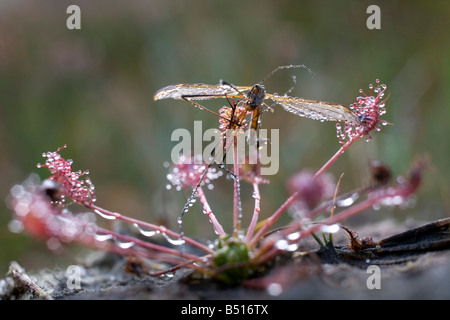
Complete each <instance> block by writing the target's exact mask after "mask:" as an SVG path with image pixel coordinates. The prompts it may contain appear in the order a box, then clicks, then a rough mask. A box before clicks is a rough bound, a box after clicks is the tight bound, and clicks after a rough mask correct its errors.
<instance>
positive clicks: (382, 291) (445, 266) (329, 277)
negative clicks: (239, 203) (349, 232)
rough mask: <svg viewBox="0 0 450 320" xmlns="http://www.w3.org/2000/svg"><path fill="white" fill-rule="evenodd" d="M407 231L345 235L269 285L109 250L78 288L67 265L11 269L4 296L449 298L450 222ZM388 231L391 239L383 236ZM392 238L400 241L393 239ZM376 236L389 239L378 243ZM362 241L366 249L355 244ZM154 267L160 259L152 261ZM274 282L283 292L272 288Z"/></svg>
mask: <svg viewBox="0 0 450 320" xmlns="http://www.w3.org/2000/svg"><path fill="white" fill-rule="evenodd" d="M399 229H403V230H405V228H404V227H402V226H398V225H395V224H393V223H392V222H389V221H385V222H382V223H381V224H378V225H372V226H371V227H370V228H366V229H365V230H362V229H361V230H358V232H359V233H360V234H370V235H371V236H372V237H373V239H372V240H373V241H372V242H371V241H369V240H370V239H365V241H362V240H361V239H357V241H358V242H355V243H354V244H353V247H349V246H348V244H349V243H350V242H349V240H348V238H347V237H346V236H345V233H343V234H342V235H341V236H342V238H341V239H340V240H339V239H338V238H339V237H338V236H336V237H335V238H336V239H334V241H335V242H336V243H338V242H342V243H343V244H342V245H331V244H328V245H327V246H326V247H321V248H319V246H318V245H317V243H312V244H309V243H307V244H305V248H306V247H309V246H311V247H314V246H315V249H308V250H304V251H299V252H294V253H292V254H289V255H286V256H284V257H280V258H279V259H278V260H277V261H275V262H274V265H273V266H272V268H271V270H270V271H269V272H268V274H267V275H266V278H265V279H266V280H267V281H268V282H264V281H266V280H252V281H250V282H248V283H247V284H246V285H245V286H244V285H241V286H237V287H227V286H224V285H223V284H220V283H217V282H215V281H213V280H211V279H205V278H202V277H200V276H199V275H197V274H195V273H193V272H192V271H190V270H179V271H177V272H176V273H174V274H171V275H166V276H162V277H151V276H149V275H146V274H145V273H144V272H143V270H142V268H141V265H140V264H139V263H136V261H131V262H130V260H127V259H126V258H123V257H117V256H114V255H110V254H105V253H96V257H95V258H92V257H89V258H86V259H85V260H86V262H85V263H84V264H83V265H78V267H79V269H78V270H80V271H81V273H80V274H81V283H80V286H79V288H78V289H76V288H75V289H69V288H68V285H67V281H68V275H67V274H66V271H67V270H66V268H62V269H55V270H40V271H38V272H28V271H26V270H23V269H22V268H21V267H20V266H19V265H17V264H15V263H12V264H11V270H10V271H11V273H10V274H9V275H8V276H7V277H6V278H5V279H3V280H0V297H1V298H3V299H86V300H98V299H120V300H124V299H152V300H156V299H158V300H169V299H170V300H176V299H190V300H205V299H206V300H230V299H231V300H239V299H244V300H261V299H286V300H287V299H450V276H449V275H450V250H449V249H450V219H442V220H438V221H437V222H433V223H431V224H424V225H422V226H420V227H416V228H411V229H409V230H408V231H406V232H404V231H403V230H402V232H398V230H399ZM380 230H381V233H383V234H384V235H386V234H387V235H391V236H387V237H385V238H381V237H378V236H379V235H380ZM392 235H393V236H392ZM376 239H382V240H379V241H376ZM357 243H359V244H360V245H361V246H360V247H358V248H357V247H356V246H357ZM146 263H147V265H148V264H149V263H154V262H146ZM370 265H376V266H378V267H379V268H380V269H379V270H380V275H381V280H380V288H379V289H377V288H373V289H369V288H368V285H367V282H368V278H369V277H370V276H371V273H368V269H367V268H368V266H370ZM270 281H274V282H277V281H278V283H280V284H281V287H280V288H282V290H279V291H276V292H274V291H270V290H266V289H264V288H262V287H264V284H268V283H270Z"/></svg>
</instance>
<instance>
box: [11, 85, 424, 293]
mask: <svg viewBox="0 0 450 320" xmlns="http://www.w3.org/2000/svg"><path fill="white" fill-rule="evenodd" d="M385 93H386V85H384V84H381V83H380V81H378V80H377V81H376V83H375V84H374V85H370V86H369V93H367V94H365V93H364V92H363V91H362V90H360V94H361V95H360V96H359V97H357V98H356V102H355V103H353V104H352V105H351V106H350V107H349V108H348V109H347V110H345V112H347V114H346V116H345V117H343V119H342V121H339V120H340V119H336V122H337V124H336V128H337V138H338V141H339V144H340V148H339V149H338V150H337V152H336V153H335V154H334V155H332V156H331V157H330V158H329V159H328V160H326V161H324V164H323V165H321V166H320V165H318V166H317V168H316V169H314V170H311V169H308V170H306V169H305V170H304V171H301V172H297V173H292V177H291V178H290V179H289V181H288V182H287V185H288V189H289V192H290V196H289V197H288V198H287V199H286V200H285V201H284V202H282V203H280V204H279V207H278V209H277V210H276V211H275V212H273V213H272V214H270V215H269V216H268V218H266V219H260V217H259V213H260V211H261V208H263V206H264V199H263V198H262V197H261V194H260V187H269V186H268V185H267V183H268V182H269V180H268V178H267V177H263V176H261V174H260V170H259V169H260V163H258V161H257V162H256V163H254V164H251V163H243V164H240V163H239V162H238V161H235V162H234V164H233V166H232V167H231V168H225V166H224V165H218V166H217V165H216V164H212V162H209V163H208V162H204V161H202V160H201V158H200V160H198V159H197V158H196V157H198V155H192V156H186V155H184V156H181V157H180V158H179V161H178V162H177V163H174V164H172V165H169V166H168V168H167V169H168V172H167V178H168V180H169V183H170V184H171V185H172V186H173V189H174V190H182V189H184V190H188V191H189V192H188V194H191V196H190V197H189V198H188V201H187V203H186V205H185V206H184V208H180V212H181V214H180V218H179V220H178V222H179V224H180V228H179V229H178V230H170V229H168V228H166V227H165V226H162V225H156V224H152V223H150V222H145V221H140V220H137V219H134V218H132V217H131V216H128V215H126V214H124V213H119V212H115V211H114V210H113V209H111V208H104V207H101V206H99V205H97V201H96V200H97V198H96V195H95V187H94V184H93V182H92V181H91V180H90V179H89V172H87V171H74V169H73V162H72V160H67V159H65V158H64V157H63V156H62V154H63V151H64V150H63V149H64V148H66V146H63V147H61V148H59V149H57V150H56V151H52V152H46V153H44V154H43V157H44V158H45V162H44V163H42V164H38V167H39V168H46V169H48V170H49V172H50V177H48V178H47V179H46V180H44V181H42V182H40V181H39V179H38V178H36V176H35V175H33V176H30V178H28V179H27V180H26V181H25V182H24V183H22V184H18V185H15V186H14V187H13V188H12V189H11V195H10V200H9V202H10V207H11V209H12V210H13V212H14V218H13V220H12V221H11V223H10V225H9V226H10V229H11V231H13V232H22V231H25V232H27V233H29V234H30V235H31V236H33V237H36V238H39V239H42V240H44V241H46V243H47V246H48V248H49V249H50V250H52V251H55V252H59V251H61V250H62V248H64V247H65V246H66V245H68V244H70V243H81V244H83V245H86V246H88V247H91V248H94V249H100V250H105V251H108V252H111V253H115V254H119V255H123V256H126V257H137V258H140V259H143V260H145V259H152V260H156V261H158V262H161V263H163V264H164V265H166V266H167V267H166V268H164V269H151V268H149V269H148V270H147V272H148V273H149V274H150V275H152V276H161V275H164V274H167V273H173V272H176V271H177V270H179V269H182V268H183V269H185V268H188V269H193V270H194V272H195V274H198V275H202V276H203V277H204V278H207V279H214V280H217V281H220V282H222V283H225V284H228V285H241V284H243V285H246V284H249V283H254V282H255V281H261V282H260V283H266V282H264V281H263V279H264V277H265V276H266V275H267V270H268V269H269V267H268V266H269V265H273V264H271V262H273V261H274V260H275V259H276V258H277V257H279V256H281V255H283V254H290V253H292V252H295V251H296V250H298V248H299V245H300V244H301V242H302V240H303V239H305V238H307V237H316V238H318V237H317V235H316V234H322V233H324V234H327V233H330V234H331V233H334V232H336V231H337V230H339V229H340V223H341V222H342V221H344V220H345V219H347V218H349V217H351V216H354V215H357V214H360V213H363V212H364V211H365V210H367V209H370V208H372V207H374V206H389V207H392V206H405V205H407V204H408V201H409V199H410V198H411V197H412V196H413V195H414V193H415V191H416V189H417V188H418V186H419V184H420V181H421V175H422V170H423V167H424V163H423V162H422V161H417V162H415V163H414V164H413V165H412V168H411V170H410V173H409V175H406V176H405V177H397V179H395V180H394V182H393V183H392V184H390V179H388V178H386V175H385V174H383V172H384V171H383V166H381V165H377V164H376V163H375V164H374V165H373V166H372V170H373V172H374V174H373V177H374V179H373V183H372V184H371V185H370V186H367V187H357V188H355V190H354V191H352V192H346V193H345V194H342V195H340V194H339V181H338V182H337V183H335V182H334V181H335V179H333V178H331V173H329V172H328V170H329V168H330V167H331V166H332V165H333V163H334V162H335V161H336V160H337V159H338V158H339V157H340V156H341V155H342V154H343V153H344V152H345V151H346V150H347V149H349V148H350V147H351V146H352V145H353V143H355V142H356V141H358V140H360V139H365V140H366V141H368V142H370V140H371V139H372V138H373V135H374V133H375V132H378V131H380V130H381V129H382V128H383V126H385V125H386V124H388V122H386V121H385V120H383V119H381V116H383V115H384V114H385V113H386V110H387V109H386V106H385V104H386V102H387V98H386V97H385ZM247 99H248V96H246V95H243V96H242V97H240V98H239V97H238V98H236V99H228V101H229V104H230V106H229V107H224V108H223V109H221V111H220V112H219V114H218V115H219V122H220V123H219V124H218V128H219V130H220V131H221V132H222V137H223V139H224V143H223V149H224V150H225V151H226V152H232V151H236V150H235V149H236V148H237V147H236V143H235V142H236V140H237V138H238V136H239V135H240V134H242V132H243V131H244V129H245V128H246V127H248V126H255V127H256V125H257V123H256V122H255V118H254V117H255V113H254V112H251V111H253V110H249V109H248V108H247V107H246V102H247ZM288 111H289V110H288ZM331 111H332V110H331ZM259 112H261V111H259ZM249 115H251V116H250V117H252V116H253V118H250V119H249V120H246V117H248V116H249ZM257 115H259V114H257ZM306 116H308V115H306ZM334 118H335V117H333V119H334ZM318 120H321V119H318ZM325 120H330V119H325ZM318 125H320V123H319V122H318ZM258 143H259V142H258ZM268 143H270V142H268ZM233 154H237V152H234V153H233ZM193 160H197V161H193ZM225 176H228V177H231V179H232V180H233V188H232V190H231V189H230V195H229V197H230V202H229V203H230V210H229V212H230V214H229V216H228V217H227V218H228V219H233V227H232V229H231V230H226V229H225V228H224V227H223V226H222V224H221V222H220V221H219V220H218V218H217V217H216V215H215V214H214V205H213V204H210V203H209V201H208V199H207V195H206V193H205V192H204V188H205V187H207V186H208V185H209V184H210V183H211V182H212V181H213V180H215V179H219V178H223V177H225ZM161 183H164V182H161ZM244 183H248V184H250V185H251V188H252V189H253V192H252V198H253V200H252V202H253V203H254V206H253V210H252V212H242V207H241V192H240V189H241V185H242V184H244ZM211 192H214V190H212V191H211ZM196 201H199V202H200V203H201V207H202V210H203V214H204V216H205V218H206V219H209V221H210V223H211V228H213V230H214V232H215V234H216V238H215V239H207V240H205V242H201V241H198V240H194V238H193V237H190V235H188V234H185V233H184V231H183V229H182V223H183V219H182V218H183V216H184V215H185V213H186V212H187V211H189V210H190V209H191V208H192V204H193V203H194V202H196ZM75 205H78V206H81V207H84V209H83V210H81V212H80V210H77V211H78V213H75V211H74V210H73V207H74V206H75ZM288 209H294V210H292V211H294V214H290V215H289V217H290V222H289V223H287V224H286V225H284V226H282V227H277V228H276V229H275V223H276V222H277V221H279V218H280V217H281V216H283V215H286V214H287V213H286V212H287V210H288ZM324 213H328V214H326V215H325V216H326V218H325V219H323V218H322V219H318V217H319V215H321V214H324ZM243 215H249V216H251V219H250V223H249V225H243V223H242V216H243ZM221 216H222V215H221ZM322 216H323V215H322ZM98 218H100V219H106V220H120V221H122V222H124V223H126V224H129V225H130V226H131V229H132V230H134V231H135V233H134V234H122V233H119V232H116V231H114V230H111V229H106V228H103V227H100V226H99V223H97V219H98ZM156 237H162V238H164V239H163V240H164V241H165V243H164V241H153V240H154V239H155V238H156ZM324 239H326V238H325V237H324ZM329 239H331V238H329ZM319 242H320V241H319Z"/></svg>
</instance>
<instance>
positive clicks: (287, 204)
mask: <svg viewBox="0 0 450 320" xmlns="http://www.w3.org/2000/svg"><path fill="white" fill-rule="evenodd" d="M355 141H356V140H351V141H348V142H347V143H346V144H344V145H343V146H342V147H341V148H340V149H339V150H338V151H337V152H336V153H335V154H334V156H332V157H331V158H330V160H328V161H327V162H326V163H325V164H324V165H323V166H322V168H320V169H319V170H318V171H317V172H316V174H315V175H314V177H315V178H317V177H319V176H320V175H322V174H323V173H324V172H325V171H326V170H328V168H329V167H331V165H332V164H333V163H334V162H336V160H337V159H338V158H339V157H340V156H341V155H342V154H343V153H344V151H345V150H346V149H348V147H350V145H351V144H352V143H353V142H355ZM299 196H300V192H295V193H294V194H292V196H290V197H289V198H288V199H287V200H286V201H285V202H284V203H283V204H282V205H281V207H279V208H278V210H277V211H275V212H274V213H273V214H272V215H271V216H270V218H268V219H267V220H266V223H265V224H264V225H263V226H262V227H261V229H260V230H259V231H258V233H257V234H256V235H255V237H254V238H253V239H252V240H251V241H250V244H249V246H250V248H254V247H255V246H256V244H257V243H258V241H259V240H260V239H261V238H262V237H263V236H264V234H265V233H266V232H267V230H268V229H269V228H270V227H272V225H273V224H274V223H275V222H276V221H277V220H278V218H279V217H280V216H281V215H282V214H283V212H284V211H285V210H287V209H288V208H289V207H290V206H291V205H292V204H293V203H294V202H295V200H296V199H297V198H298V197H299Z"/></svg>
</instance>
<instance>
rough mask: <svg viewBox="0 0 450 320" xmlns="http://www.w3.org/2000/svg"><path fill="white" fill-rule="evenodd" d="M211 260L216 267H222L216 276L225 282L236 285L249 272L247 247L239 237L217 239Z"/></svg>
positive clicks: (245, 277) (246, 276)
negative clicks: (216, 247)
mask: <svg viewBox="0 0 450 320" xmlns="http://www.w3.org/2000/svg"><path fill="white" fill-rule="evenodd" d="M213 261H214V265H215V267H216V268H217V269H219V268H221V267H223V271H221V270H218V271H220V272H218V274H217V276H216V278H217V279H218V280H220V281H222V282H224V283H226V284H229V285H237V284H239V283H241V282H242V281H244V280H245V279H247V278H248V276H249V274H250V267H249V264H248V261H249V252H248V248H247V246H246V245H245V243H244V242H243V241H242V240H241V239H239V238H234V237H230V236H226V237H224V238H221V239H219V245H218V250H217V251H216V253H215V256H214V260H213Z"/></svg>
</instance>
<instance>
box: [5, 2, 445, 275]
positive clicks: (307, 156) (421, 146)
mask: <svg viewBox="0 0 450 320" xmlns="http://www.w3.org/2000/svg"><path fill="white" fill-rule="evenodd" d="M70 4H77V5H78V6H79V7H80V9H81V27H82V29H81V30H69V29H68V28H67V27H66V20H67V18H68V17H69V14H67V13H66V9H67V7H68V6H69V5H70ZM371 4H377V5H378V6H379V7H380V9H381V29H380V30H369V29H368V28H367V26H366V21H367V19H368V18H369V14H367V13H366V9H367V7H368V6H369V5H371ZM449 30H450V3H449V2H448V1H370V2H369V1H361V0H358V1H317V0H314V1H313V0H311V1H287V0H277V1H267V0H263V1H214V0H211V1H195V0H191V1H181V0H180V1H172V0H169V1H168V0H147V1H144V0H142V1H137V0H130V1H111V0H108V1H106V0H104V1H70V2H68V1H21V0H10V1H6V0H2V1H1V2H0V176H1V179H0V197H1V198H2V201H1V204H0V275H2V274H4V273H5V272H6V271H7V266H8V265H9V261H10V260H12V259H14V260H17V261H18V262H19V263H21V264H22V265H24V266H25V267H27V268H38V267H43V266H45V267H53V266H54V265H55V264H61V263H63V260H64V259H69V261H74V258H73V256H71V254H70V250H69V253H68V254H66V255H63V256H61V257H55V256H53V255H51V254H49V253H48V251H47V250H46V247H45V244H43V243H40V242H38V241H36V240H33V239H31V238H29V237H28V236H27V235H25V234H13V233H11V232H10V231H9V230H8V227H7V224H8V222H9V221H10V219H11V211H10V210H9V209H8V208H7V204H6V201H3V200H4V199H6V198H7V195H8V193H9V190H10V188H11V187H12V186H13V185H14V184H16V183H21V182H22V181H23V180H25V179H26V178H27V176H28V175H29V174H30V173H38V174H39V175H40V176H41V177H42V178H46V177H48V172H47V171H46V170H45V169H37V168H36V163H38V162H42V161H43V159H42V158H41V154H42V152H46V151H54V150H56V149H57V148H58V147H60V146H62V145H63V144H67V145H68V148H67V149H65V150H63V151H62V155H63V156H65V157H67V158H71V159H73V160H74V169H76V170H79V169H80V170H86V169H89V170H90V172H91V173H90V176H91V179H92V180H93V182H94V184H95V186H96V193H97V198H98V204H99V205H100V206H103V207H105V208H107V209H111V210H115V211H118V212H121V213H123V214H127V215H130V216H133V217H135V218H139V219H142V220H146V221H151V222H156V223H166V224H168V225H169V226H171V227H174V228H175V230H177V227H176V223H175V221H176V219H177V217H178V215H179V213H180V211H181V208H182V206H183V204H184V200H185V194H183V192H179V193H176V192H175V191H168V190H166V189H165V186H166V184H167V180H166V178H165V175H166V170H167V169H165V168H164V166H163V163H164V162H165V161H170V151H171V149H172V147H173V146H174V145H175V144H176V143H175V142H171V141H170V136H171V133H172V131H173V130H175V129H177V128H186V129H188V130H192V129H193V121H194V120H202V121H204V122H203V128H204V129H207V128H213V127H216V126H217V119H216V118H215V117H214V116H212V115H210V114H208V113H206V112H202V111H200V110H199V109H196V108H193V107H192V106H190V105H189V104H188V103H186V102H184V101H173V100H172V101H159V102H154V101H153V99H152V96H153V94H154V93H155V91H156V90H158V89H159V88H161V87H163V86H166V85H169V84H174V83H196V82H203V83H211V84H216V83H218V82H219V80H220V79H224V80H226V81H228V82H231V83H233V84H236V85H252V84H254V83H257V82H258V81H260V80H261V79H262V78H263V77H264V76H265V75H266V74H268V73H269V72H270V71H272V70H273V69H274V68H275V67H277V66H279V65H285V64H305V65H307V66H308V67H309V68H311V69H312V70H313V71H314V73H315V77H312V76H311V75H310V74H308V73H307V72H306V71H305V70H287V71H280V72H278V73H277V74H275V75H274V76H273V77H271V78H270V79H269V80H268V81H267V82H266V83H265V86H266V89H267V90H268V91H269V92H279V93H283V92H285V91H286V90H287V89H288V88H289V87H290V86H291V85H292V79H291V76H292V75H293V74H295V75H296V77H297V83H296V85H295V88H294V91H293V92H292V93H291V95H293V96H298V97H303V98H309V99H316V100H324V101H331V102H336V103H340V104H344V105H347V106H348V105H350V104H351V103H353V102H354V101H355V98H356V97H357V96H358V95H359V91H358V90H359V89H360V88H362V89H364V90H365V91H366V92H367V91H368V90H367V88H368V85H369V83H374V82H375V79H377V78H379V79H381V81H382V82H383V83H385V84H387V86H388V92H389V94H390V96H389V100H388V101H387V111H388V112H387V114H386V115H385V116H384V119H386V120H387V121H389V122H392V123H394V126H387V127H384V128H383V130H382V131H381V132H380V133H378V134H374V135H373V138H374V139H373V140H372V142H370V143H366V142H363V141H360V142H358V143H357V144H356V145H354V146H353V147H352V148H351V149H350V150H349V151H348V152H346V153H345V154H344V155H343V157H342V158H340V159H339V161H338V162H337V163H336V164H335V165H334V166H333V167H332V168H331V172H333V173H334V174H335V175H336V176H339V175H340V174H341V173H342V172H345V176H344V180H343V183H342V186H341V188H342V189H341V190H343V191H345V190H350V189H351V188H354V187H357V186H359V185H361V184H363V183H367V164H368V161H369V160H370V159H379V160H382V161H385V162H386V163H388V164H389V165H390V166H391V167H392V170H393V172H394V174H402V173H404V172H406V171H407V170H408V168H409V165H410V163H411V162H412V160H413V159H414V158H415V157H416V156H420V155H423V154H429V155H430V157H431V161H432V166H431V170H428V171H427V172H426V175H425V179H424V183H423V185H422V188H421V189H420V191H419V192H418V194H417V202H416V205H415V207H414V208H412V209H407V210H398V209H395V210H387V209H382V210H380V211H377V212H375V214H369V213H368V214H366V215H365V219H367V221H374V220H376V219H384V218H387V217H393V218H395V219H398V220H399V221H402V220H406V219H408V218H410V217H412V218H416V219H419V220H426V221H429V220H432V219H436V218H442V217H447V216H449V215H450V198H449V191H450V190H449V182H448V181H449V180H450V170H449V162H450V161H449V158H450V143H449V142H448V135H449V132H450V130H449V129H448V127H449V120H450V105H449V101H450V90H449V88H450V59H449V58H450V37H449ZM223 104H225V101H219V100H216V101H214V102H213V103H209V104H208V103H207V105H208V106H210V107H211V108H216V110H218V108H219V107H221V106H222V105H223ZM263 127H264V128H268V129H270V128H276V129H280V142H281V150H280V157H281V159H280V170H279V173H278V175H276V176H273V177H270V179H271V184H270V185H265V186H262V187H261V189H262V190H261V192H262V212H261V216H262V217H267V216H268V215H269V214H270V213H272V212H273V211H274V210H275V209H276V208H277V207H278V206H279V205H280V204H281V203H282V202H283V201H284V199H285V198H286V196H287V194H286V191H285V181H286V179H287V178H288V177H289V176H290V175H292V174H294V173H295V172H297V171H298V170H300V169H302V168H307V167H309V168H313V169H318V168H319V167H320V166H321V165H322V164H323V163H324V162H325V161H326V160H327V159H328V158H329V157H330V156H331V155H332V154H334V153H335V152H336V151H337V149H338V148H339V143H338V141H337V138H336V134H335V126H334V123H320V122H316V121H313V120H308V119H304V118H299V117H296V116H293V115H291V114H289V113H287V112H285V111H284V110H282V109H281V108H280V107H277V108H275V112H274V113H273V114H267V116H266V115H264V119H263ZM215 185H216V187H215V189H214V190H213V191H209V192H208V198H209V201H210V204H211V206H212V208H213V210H214V212H215V214H216V216H217V218H218V219H219V220H220V221H221V222H223V224H224V225H225V227H226V228H230V225H231V210H232V205H231V203H232V193H231V192H232V184H231V182H230V181H227V180H225V179H223V181H218V182H216V183H215ZM250 194H251V191H250V190H249V189H248V188H247V186H244V187H243V196H242V198H243V205H244V215H245V216H246V219H247V218H248V216H249V214H250V212H252V210H251V209H252V207H251V202H252V201H251V200H252V198H251V196H250ZM246 221H247V220H246ZM185 223H186V229H187V230H188V232H189V234H190V235H193V236H194V237H195V236H197V237H209V236H211V235H212V232H211V229H212V228H211V227H210V225H209V223H208V221H207V219H205V217H204V216H203V215H202V214H201V209H200V208H199V207H196V208H193V209H191V211H190V212H189V214H188V215H187V216H186V218H185ZM0 277H1V276H0Z"/></svg>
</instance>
